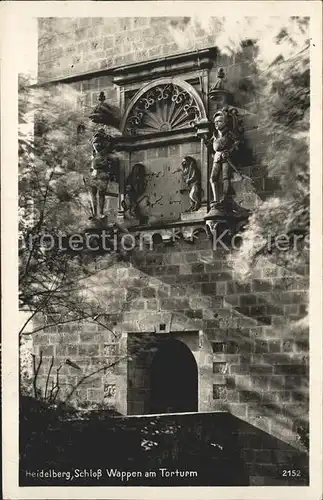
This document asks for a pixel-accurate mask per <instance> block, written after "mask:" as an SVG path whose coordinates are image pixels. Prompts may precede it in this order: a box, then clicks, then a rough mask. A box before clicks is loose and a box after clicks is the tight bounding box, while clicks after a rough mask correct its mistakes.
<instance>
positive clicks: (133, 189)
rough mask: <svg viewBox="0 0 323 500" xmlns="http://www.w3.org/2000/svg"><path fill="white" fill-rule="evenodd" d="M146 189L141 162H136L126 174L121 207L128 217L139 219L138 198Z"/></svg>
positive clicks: (144, 173)
mask: <svg viewBox="0 0 323 500" xmlns="http://www.w3.org/2000/svg"><path fill="white" fill-rule="evenodd" d="M145 189H146V172H145V166H144V165H142V163H136V164H135V165H134V166H133V167H132V170H131V172H130V174H129V175H128V177H127V179H126V183H125V195H124V200H123V202H122V208H123V209H124V211H125V216H126V217H127V218H128V219H137V220H140V219H141V217H140V210H139V201H140V200H139V198H140V197H141V196H142V195H143V194H144V192H145Z"/></svg>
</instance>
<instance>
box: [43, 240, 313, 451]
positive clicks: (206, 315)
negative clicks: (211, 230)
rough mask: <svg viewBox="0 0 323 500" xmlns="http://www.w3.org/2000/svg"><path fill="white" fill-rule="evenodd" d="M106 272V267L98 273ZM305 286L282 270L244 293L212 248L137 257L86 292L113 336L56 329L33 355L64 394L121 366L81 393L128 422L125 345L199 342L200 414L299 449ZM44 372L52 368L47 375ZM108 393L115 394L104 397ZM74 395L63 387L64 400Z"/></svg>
mask: <svg viewBox="0 0 323 500" xmlns="http://www.w3.org/2000/svg"><path fill="white" fill-rule="evenodd" d="M101 266H103V267H104V261H103V262H102V263H101ZM307 287H308V284H307V277H306V276H289V277H288V276H286V275H284V274H283V270H282V269H281V268H279V267H274V266H270V265H269V264H268V265H267V267H263V269H262V270H257V272H255V276H254V277H253V279H252V280H250V281H249V282H248V283H246V284H241V283H240V282H239V281H237V280H236V279H235V276H234V275H233V273H232V271H231V270H230V268H229V267H228V265H227V263H226V255H225V254H224V251H223V250H220V249H218V250H213V249H212V246H211V243H210V241H209V240H208V239H207V238H205V239H204V238H203V236H201V237H200V239H199V240H197V241H196V242H195V243H194V244H190V243H188V242H178V243H176V244H174V246H168V247H167V246H164V245H161V246H160V247H159V248H158V247H157V248H155V249H154V250H153V251H151V252H148V251H141V252H140V251H137V252H136V255H135V256H133V257H132V258H131V262H130V263H118V264H115V265H114V266H112V267H110V266H109V267H108V268H107V269H102V270H99V271H98V274H97V275H96V277H95V280H94V281H92V282H91V283H90V282H89V285H88V288H89V291H92V293H95V294H96V296H97V297H100V300H101V302H102V303H104V304H106V310H107V313H108V318H109V320H108V327H109V328H110V329H111V330H112V331H109V330H107V329H105V328H103V327H100V326H98V325H93V324H92V325H91V324H78V325H65V326H64V325H63V326H57V327H51V328H50V330H49V331H47V332H44V333H40V334H37V336H36V338H35V341H36V344H37V347H36V348H37V350H38V352H39V350H42V352H43V355H44V357H45V358H47V359H45V363H44V366H43V372H42V373H43V375H42V377H43V378H42V379H40V383H43V384H44V383H45V379H46V373H47V370H48V362H49V356H51V355H54V357H55V366H57V365H59V364H60V363H63V364H64V362H65V359H66V358H70V359H71V360H72V361H73V362H75V363H76V364H77V365H78V366H80V367H81V368H82V372H81V373H80V372H78V370H76V369H74V368H71V367H68V366H64V367H63V369H62V370H61V381H62V383H63V384H66V383H67V384H75V383H77V381H78V380H79V379H80V377H81V376H83V375H84V373H90V372H91V371H94V370H95V369H96V368H98V367H100V366H103V365H104V364H110V363H111V362H112V363H113V362H115V361H117V360H119V361H118V363H117V364H116V365H115V367H114V368H113V369H111V370H110V369H108V370H107V373H106V374H104V375H103V374H102V372H100V373H98V374H97V375H94V376H93V377H90V378H89V379H87V380H86V382H85V383H84V384H82V385H81V386H80V387H79V389H78V390H77V391H76V393H75V397H76V398H80V399H81V400H88V401H96V402H103V401H105V402H106V403H107V404H111V405H113V406H115V407H116V408H117V410H119V411H120V412H121V413H127V380H128V376H127V337H128V335H131V334H132V333H140V332H142V333H147V332H152V333H155V334H156V332H157V334H158V332H159V333H161V330H160V325H162V324H163V325H164V331H163V332H162V333H165V332H166V333H167V332H169V333H170V334H171V333H173V334H174V333H175V334H176V333H177V334H178V333H181V334H182V335H183V339H184V340H185V332H194V331H195V332H202V342H201V343H200V345H199V347H198V349H197V352H196V353H194V354H195V355H196V359H197V361H198V367H199V386H200V390H199V391H200V392H199V410H200V411H216V410H223V409H228V410H230V412H232V413H233V414H234V415H236V416H238V417H241V418H242V419H245V420H246V421H248V422H249V423H252V424H254V425H255V426H256V427H259V428H261V429H263V430H265V431H267V432H269V433H271V434H272V435H274V436H276V437H278V438H281V439H283V440H284V441H288V442H290V443H293V444H295V439H296V425H297V421H298V420H303V419H305V420H306V418H307V412H308V406H307V391H308V333H307V329H306V325H305V326H302V321H301V319H302V318H303V317H304V316H305V315H306V308H307ZM46 363H47V365H46ZM108 386H111V387H110V388H108ZM68 392H69V386H66V387H64V386H62V391H61V396H62V397H63V396H64V394H65V395H66V394H67V393H68Z"/></svg>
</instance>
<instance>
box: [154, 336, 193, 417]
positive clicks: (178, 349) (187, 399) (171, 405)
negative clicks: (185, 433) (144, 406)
mask: <svg viewBox="0 0 323 500" xmlns="http://www.w3.org/2000/svg"><path fill="white" fill-rule="evenodd" d="M150 374H151V386H150V389H151V393H150V394H151V413H183V412H197V411H198V371H197V365H196V361H195V358H194V356H193V354H192V352H191V351H190V349H189V348H188V347H187V346H186V345H185V344H184V343H183V342H180V341H179V340H166V341H164V342H162V344H161V346H160V347H159V349H158V351H157V352H156V354H155V356H154V358H153V360H152V364H151V372H150Z"/></svg>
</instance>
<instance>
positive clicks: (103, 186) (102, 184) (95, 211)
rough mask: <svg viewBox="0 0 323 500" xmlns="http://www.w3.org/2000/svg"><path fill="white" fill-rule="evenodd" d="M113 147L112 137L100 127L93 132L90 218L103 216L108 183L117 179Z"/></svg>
mask: <svg viewBox="0 0 323 500" xmlns="http://www.w3.org/2000/svg"><path fill="white" fill-rule="evenodd" d="M113 149H114V141H113V138H112V137H111V136H109V135H107V134H106V133H105V132H104V130H102V129H100V130H99V131H98V132H96V133H95V135H94V137H93V140H92V150H93V154H92V162H91V178H90V187H91V198H92V215H93V217H91V218H97V217H98V216H99V217H100V218H104V217H105V215H104V205H105V198H106V194H107V189H108V185H109V183H110V182H111V181H115V182H116V181H117V180H118V160H117V158H116V157H115V156H114V155H112V151H113Z"/></svg>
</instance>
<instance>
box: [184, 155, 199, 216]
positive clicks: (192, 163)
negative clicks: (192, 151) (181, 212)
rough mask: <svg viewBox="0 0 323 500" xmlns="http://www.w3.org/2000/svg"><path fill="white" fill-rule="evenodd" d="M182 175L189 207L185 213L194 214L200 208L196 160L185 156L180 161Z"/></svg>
mask: <svg viewBox="0 0 323 500" xmlns="http://www.w3.org/2000/svg"><path fill="white" fill-rule="evenodd" d="M182 175H183V179H184V182H185V184H186V185H187V186H188V189H189V198H190V201H191V206H190V208H189V209H188V210H186V211H187V212H195V211H196V210H198V209H199V208H200V207H201V196H202V188H201V172H200V170H199V168H198V166H197V164H196V160H195V159H194V158H192V157H191V156H185V157H184V158H183V160H182Z"/></svg>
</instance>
